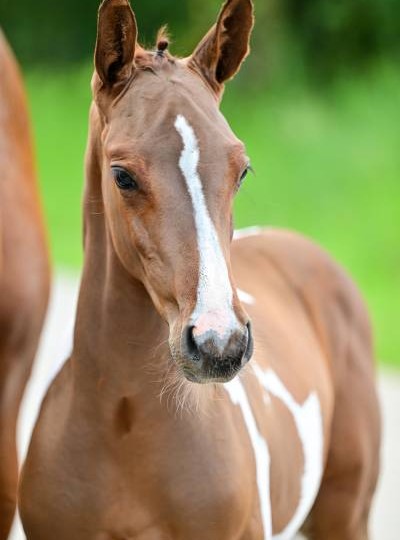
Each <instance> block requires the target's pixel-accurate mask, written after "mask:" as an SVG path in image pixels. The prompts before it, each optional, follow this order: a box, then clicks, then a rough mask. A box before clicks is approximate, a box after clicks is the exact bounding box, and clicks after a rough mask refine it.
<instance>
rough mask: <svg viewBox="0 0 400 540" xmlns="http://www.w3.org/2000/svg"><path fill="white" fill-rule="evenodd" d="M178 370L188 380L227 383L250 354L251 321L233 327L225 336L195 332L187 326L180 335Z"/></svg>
mask: <svg viewBox="0 0 400 540" xmlns="http://www.w3.org/2000/svg"><path fill="white" fill-rule="evenodd" d="M181 350H182V365H181V367H182V370H183V373H184V375H185V377H186V378H187V379H188V380H190V381H191V382H196V383H209V382H221V383H223V382H227V381H230V380H231V379H233V378H234V377H235V375H237V373H238V372H239V371H240V370H241V369H242V367H243V366H244V365H245V364H247V362H248V361H249V360H250V358H251V355H252V353H253V337H252V332H251V324H250V323H247V324H246V325H245V326H243V327H241V328H236V329H235V330H234V331H232V332H231V333H229V334H227V335H226V336H221V334H220V333H219V332H215V331H213V330H209V331H207V332H205V333H204V334H202V335H201V336H198V335H196V332H195V331H194V327H193V326H187V327H186V328H185V329H184V331H183V335H182V347H181Z"/></svg>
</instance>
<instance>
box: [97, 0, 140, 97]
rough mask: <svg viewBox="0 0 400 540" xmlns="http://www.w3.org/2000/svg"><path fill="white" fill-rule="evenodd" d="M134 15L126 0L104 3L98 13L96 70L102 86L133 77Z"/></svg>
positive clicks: (105, 0)
mask: <svg viewBox="0 0 400 540" xmlns="http://www.w3.org/2000/svg"><path fill="white" fill-rule="evenodd" d="M137 33H138V32H137V25H136V19H135V15H134V13H133V11H132V9H131V6H130V4H129V1H128V0H104V1H103V3H102V4H101V6H100V9H99V19H98V25H97V42H96V52H95V66H96V71H97V74H98V76H99V77H100V79H101V81H102V82H103V84H104V85H105V86H108V87H112V86H113V85H114V84H117V83H120V82H123V81H125V80H127V79H129V77H130V76H131V75H132V71H133V69H134V58H135V49H136V40H137Z"/></svg>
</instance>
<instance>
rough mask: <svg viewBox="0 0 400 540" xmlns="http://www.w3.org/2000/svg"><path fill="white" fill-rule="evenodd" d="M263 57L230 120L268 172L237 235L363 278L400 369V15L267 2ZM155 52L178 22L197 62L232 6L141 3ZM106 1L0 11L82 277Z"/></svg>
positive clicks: (367, 3) (373, 7)
mask: <svg viewBox="0 0 400 540" xmlns="http://www.w3.org/2000/svg"><path fill="white" fill-rule="evenodd" d="M255 6H256V13H257V17H256V20H257V24H256V29H255V32H254V36H253V40H252V51H253V52H252V55H251V56H250V58H249V59H248V60H247V62H246V64H245V65H244V67H243V69H242V72H241V74H240V75H239V77H237V79H235V81H234V82H232V83H230V86H229V88H228V90H227V92H226V95H225V99H224V103H223V109H224V112H225V114H226V116H227V118H228V120H229V121H230V123H231V124H232V127H233V128H234V130H235V131H236V133H237V134H238V136H239V137H241V138H242V139H243V140H244V141H245V142H246V144H247V147H248V153H249V155H250V157H251V159H252V164H253V167H254V169H255V170H256V176H254V177H250V178H249V179H248V181H246V184H245V186H244V187H243V189H242V190H241V193H240V194H239V196H238V199H237V205H236V224H237V226H238V227H242V226H246V225H252V224H268V225H274V226H282V227H290V228H293V229H296V230H298V231H301V232H304V233H306V234H307V235H309V236H311V237H312V238H314V239H316V240H317V241H318V242H320V243H321V244H322V245H323V246H324V247H325V248H326V249H328V250H329V251H330V252H331V253H332V254H333V255H334V256H335V257H336V258H337V259H338V260H339V261H340V262H341V263H342V264H343V265H344V266H345V267H346V268H347V269H348V270H349V272H350V273H351V274H352V275H353V277H354V278H355V280H356V281H357V282H358V284H359V285H360V287H361V289H362V291H363V293H364V295H365V297H366V299H367V302H368V304H369V306H370V308H371V312H372V316H373V319H374V323H375V329H376V337H377V348H378V356H379V358H380V359H381V360H382V361H383V362H385V363H387V364H392V365H397V366H399V367H400V331H399V330H398V326H399V322H400V309H399V305H400V62H399V60H400V5H399V2H398V0H336V1H335V2H333V1H332V0H279V1H278V0H255ZM133 7H134V9H135V11H136V15H137V19H138V23H139V27H140V33H141V36H140V38H141V41H142V43H144V44H146V45H148V46H150V47H152V46H153V43H154V36H155V34H156V31H157V28H158V27H159V26H160V25H162V24H164V23H166V22H168V23H169V27H170V30H171V31H172V34H173V39H174V41H175V42H176V43H174V44H173V46H172V52H174V53H176V54H182V55H183V54H188V53H189V52H191V50H192V49H193V47H194V46H195V44H196V43H197V41H198V40H199V39H200V38H201V36H202V35H203V34H204V33H205V31H206V30H207V29H208V27H209V26H210V25H211V24H212V23H213V22H214V20H215V18H216V14H217V12H218V10H219V7H220V2H219V0H180V1H179V2H178V1H176V0H175V1H174V2H166V1H165V0H153V1H152V2H144V1H143V0H137V1H135V2H133ZM97 8H98V1H97V0H85V2H82V0H69V1H67V0H58V2H54V0H52V1H50V0H36V1H35V2H34V3H32V1H31V0H20V1H19V2H15V0H0V23H1V26H2V27H3V29H4V31H5V33H6V34H7V36H8V39H9V41H10V42H11V44H12V46H13V48H14V50H15V52H16V54H17V56H18V58H19V60H20V62H21V63H22V66H23V70H24V73H25V78H26V82H27V86H28V93H29V97H30V104H31V110H32V116H33V123H34V130H35V135H36V145H37V153H38V167H39V174H40V182H41V186H42V190H43V197H44V203H45V209H46V214H47V220H48V224H49V230H50V237H51V246H52V251H53V257H54V261H55V263H56V265H57V266H58V267H59V268H66V267H72V268H76V269H79V267H80V265H81V263H82V252H81V193H82V185H83V156H84V150H85V144H86V135H87V116H88V108H89V104H90V89H89V82H90V76H91V70H92V67H91V56H92V51H93V47H94V42H95V31H96V12H97Z"/></svg>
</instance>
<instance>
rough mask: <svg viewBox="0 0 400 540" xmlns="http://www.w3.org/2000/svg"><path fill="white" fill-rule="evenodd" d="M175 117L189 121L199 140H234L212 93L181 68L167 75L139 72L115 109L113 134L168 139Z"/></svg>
mask: <svg viewBox="0 0 400 540" xmlns="http://www.w3.org/2000/svg"><path fill="white" fill-rule="evenodd" d="M178 115H182V116H184V117H185V118H186V119H187V120H188V122H189V123H190V124H191V126H192V128H193V129H194V130H195V132H196V134H197V135H198V136H199V138H202V137H204V135H206V134H210V135H212V134H213V133H214V135H215V134H216V132H219V134H220V135H222V136H223V139H227V138H228V139H229V138H231V139H232V140H233V133H232V131H231V130H230V128H229V126H228V124H227V122H226V120H225V119H224V117H223V116H222V114H221V113H220V112H219V108H218V104H217V101H216V98H215V97H214V96H213V94H212V92H211V91H210V90H209V89H208V88H207V87H206V85H205V83H204V82H203V81H202V80H201V79H200V77H199V76H198V75H196V74H193V73H191V72H190V71H189V69H188V68H183V67H182V66H181V67H178V68H176V70H173V71H170V72H160V73H155V74H153V73H151V72H142V73H140V74H139V75H138V76H137V78H136V80H135V82H134V83H133V84H132V86H131V88H130V89H129V91H128V92H127V93H126V95H125V96H124V97H123V99H121V100H120V102H119V103H118V105H117V107H116V108H115V111H114V114H113V117H114V122H113V123H114V125H115V130H113V131H114V132H115V133H116V134H118V133H120V134H123V135H125V136H130V135H133V136H138V135H140V137H141V138H145V139H146V138H147V137H150V138H153V139H154V138H155V139H158V138H164V137H169V136H170V135H171V131H175V128H174V124H175V120H176V118H177V116H178ZM176 140H177V139H176Z"/></svg>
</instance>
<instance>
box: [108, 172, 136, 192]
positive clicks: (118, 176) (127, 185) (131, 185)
mask: <svg viewBox="0 0 400 540" xmlns="http://www.w3.org/2000/svg"><path fill="white" fill-rule="evenodd" d="M111 170H112V173H113V175H114V179H115V183H116V184H117V186H118V187H119V189H122V190H124V191H133V190H135V189H137V188H138V185H137V182H136V180H135V179H134V178H133V177H132V175H131V174H129V173H128V172H127V171H126V170H125V169H123V168H122V167H111Z"/></svg>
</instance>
